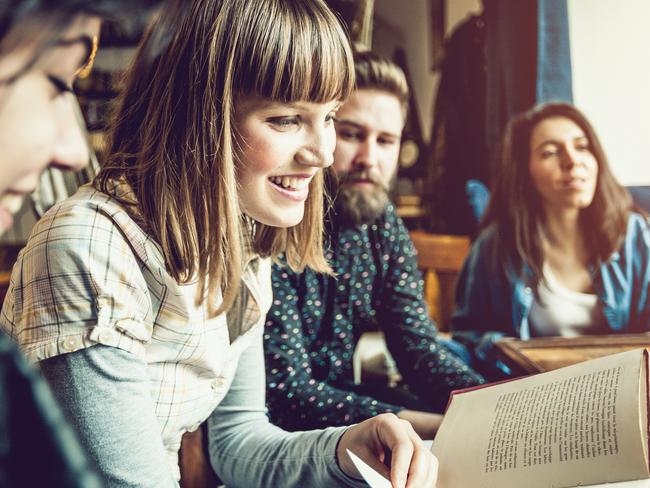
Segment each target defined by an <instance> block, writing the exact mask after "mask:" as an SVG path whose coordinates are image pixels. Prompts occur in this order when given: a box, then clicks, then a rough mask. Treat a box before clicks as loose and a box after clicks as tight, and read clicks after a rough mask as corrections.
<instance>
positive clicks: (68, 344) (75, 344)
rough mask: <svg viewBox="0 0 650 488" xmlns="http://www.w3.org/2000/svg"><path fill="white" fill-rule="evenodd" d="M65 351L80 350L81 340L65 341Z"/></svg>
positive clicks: (70, 339)
mask: <svg viewBox="0 0 650 488" xmlns="http://www.w3.org/2000/svg"><path fill="white" fill-rule="evenodd" d="M62 347H63V349H64V350H65V351H68V352H73V351H76V350H77V349H79V340H78V339H77V338H76V337H68V338H67V339H65V340H64V341H63V345H62Z"/></svg>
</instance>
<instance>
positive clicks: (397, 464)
mask: <svg viewBox="0 0 650 488" xmlns="http://www.w3.org/2000/svg"><path fill="white" fill-rule="evenodd" d="M389 447H390V449H391V458H392V459H391V467H390V481H391V483H392V484H393V487H395V488H404V487H405V486H406V480H407V479H408V474H409V471H410V467H411V458H412V457H413V451H414V450H415V445H414V444H413V440H412V439H411V438H410V436H409V435H408V434H406V433H405V432H404V431H401V432H400V431H398V432H396V433H394V439H393V440H392V442H390V443H389Z"/></svg>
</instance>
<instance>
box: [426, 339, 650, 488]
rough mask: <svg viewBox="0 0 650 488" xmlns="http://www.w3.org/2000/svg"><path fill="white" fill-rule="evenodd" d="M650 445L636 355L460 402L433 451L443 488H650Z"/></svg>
mask: <svg viewBox="0 0 650 488" xmlns="http://www.w3.org/2000/svg"><path fill="white" fill-rule="evenodd" d="M648 440H649V439H648V351H646V350H645V349H637V350H632V351H627V352H623V353H619V354H614V355H611V356H605V357H601V358H598V359H593V360H591V361H586V362H583V363H579V364H575V365H572V366H567V367H565V368H561V369H557V370H555V371H549V372H547V373H542V374H538V375H535V376H529V377H526V378H522V379H517V380H514V381H509V382H506V383H499V384H494V385H485V386H482V387H477V388H475V389H473V390H463V391H460V392H454V393H453V394H452V397H451V400H450V402H449V406H448V408H447V412H446V413H445V417H444V420H443V422H442V425H441V426H440V429H439V430H438V434H437V435H436V438H435V439H434V441H433V447H432V451H433V453H434V454H435V455H436V456H437V457H438V460H439V461H440V470H439V477H438V488H458V487H481V488H520V487H522V486H525V487H526V488H548V487H557V488H560V487H573V486H581V487H584V486H594V487H595V486H599V487H601V486H602V487H603V488H609V487H610V486H616V487H617V488H619V487H621V488H623V487H625V488H633V487H634V488H637V487H641V486H643V487H646V486H648V488H650V483H648V479H649V478H650V469H649V462H648V456H649V449H648ZM630 480H642V481H630ZM623 482H625V483H623ZM607 483H609V484H607Z"/></svg>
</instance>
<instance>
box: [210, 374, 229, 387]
mask: <svg viewBox="0 0 650 488" xmlns="http://www.w3.org/2000/svg"><path fill="white" fill-rule="evenodd" d="M225 384H226V379H225V378H223V377H221V376H220V377H219V378H216V379H214V380H212V385H211V387H212V389H213V390H218V389H219V388H222V387H223V385H225Z"/></svg>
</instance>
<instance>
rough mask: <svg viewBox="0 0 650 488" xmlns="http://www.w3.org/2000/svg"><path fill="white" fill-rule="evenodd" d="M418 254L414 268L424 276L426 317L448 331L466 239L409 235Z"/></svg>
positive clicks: (466, 252) (466, 251)
mask: <svg viewBox="0 0 650 488" xmlns="http://www.w3.org/2000/svg"><path fill="white" fill-rule="evenodd" d="M411 239H412V240H413V244H414V245H415V249H416V250H417V253H418V267H419V268H420V270H421V271H422V274H423V276H424V296H425V300H426V302H427V305H428V306H429V315H430V316H431V318H432V319H433V320H434V321H435V322H436V324H437V325H438V328H439V329H440V330H441V331H448V330H449V326H450V321H451V314H452V313H453V311H454V303H455V302H454V293H455V289H456V280H457V279H458V274H459V273H460V270H461V268H462V267H463V263H464V262H465V258H466V257H467V254H468V253H469V249H470V246H471V241H470V239H469V238H468V237H466V236H453V235H446V234H431V233H428V232H424V231H421V230H414V231H412V232H411Z"/></svg>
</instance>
